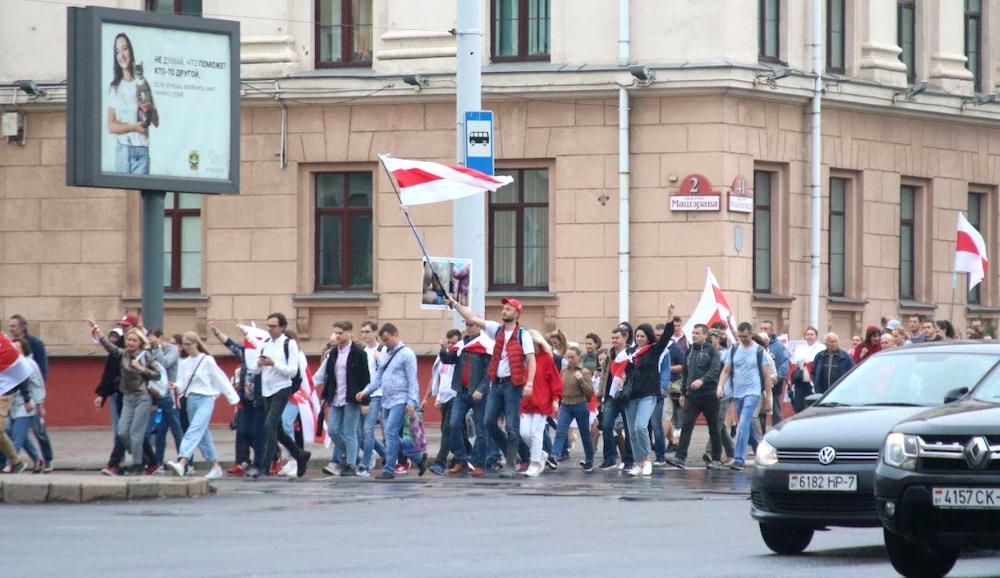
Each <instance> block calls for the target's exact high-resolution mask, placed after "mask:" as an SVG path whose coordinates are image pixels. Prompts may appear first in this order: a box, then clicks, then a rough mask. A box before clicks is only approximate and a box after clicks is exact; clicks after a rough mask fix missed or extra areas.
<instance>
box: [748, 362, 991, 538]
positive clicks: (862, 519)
mask: <svg viewBox="0 0 1000 578" xmlns="http://www.w3.org/2000/svg"><path fill="white" fill-rule="evenodd" d="M998 362H1000V345H983V344H981V343H980V344H971V343H964V342H949V343H944V344H937V343H932V344H926V345H915V346H911V347H905V348H902V349H895V350H889V351H883V352H881V353H878V354H876V355H873V356H872V357H870V358H868V359H866V360H865V361H864V362H863V363H862V364H860V365H858V366H857V367H855V368H854V369H853V370H852V371H851V372H849V373H848V374H847V375H846V376H844V378H843V379H841V380H840V381H839V382H838V383H837V384H836V386H835V387H833V388H831V389H830V390H829V391H827V392H826V394H825V395H823V396H822V397H821V398H820V399H819V400H818V401H816V402H815V403H814V404H813V405H812V406H811V407H809V408H808V409H806V410H805V411H803V412H802V413H800V414H798V415H796V416H795V417H793V418H791V419H788V420H785V421H783V422H781V423H780V424H779V425H778V426H776V427H775V428H774V429H772V430H771V431H769V432H768V434H767V435H766V436H765V438H764V441H763V442H762V443H761V444H760V446H759V447H758V448H757V452H756V458H755V468H754V472H753V479H752V482H751V501H752V504H753V505H752V508H751V514H752V516H753V518H754V519H755V520H757V521H758V522H759V524H760V533H761V536H762V537H763V539H764V542H765V543H766V544H767V546H768V547H769V548H770V549H771V550H773V551H774V552H777V553H778V554H796V553H799V552H801V551H802V550H804V549H805V548H806V547H807V546H808V545H809V542H810V541H811V540H812V536H813V532H814V531H815V530H819V529H825V528H828V527H831V526H843V527H878V526H880V525H881V520H880V518H879V514H878V510H877V508H876V504H875V493H874V478H875V467H876V465H877V464H878V457H879V449H880V448H881V447H882V443H883V441H884V440H885V436H886V434H887V433H889V430H890V429H891V428H892V427H893V426H894V425H895V424H896V423H898V422H900V421H901V420H904V419H906V418H908V417H910V416H912V415H915V414H917V413H919V412H922V411H925V410H926V409H927V408H928V407H934V406H940V405H942V404H943V403H944V399H945V396H946V395H947V394H948V392H949V391H951V390H954V389H955V388H961V387H967V388H970V389H971V388H972V387H974V386H975V385H976V384H977V383H979V381H980V380H982V379H983V377H984V376H985V375H986V374H987V373H989V372H990V370H991V369H992V368H993V367H994V366H995V365H997V363H998Z"/></svg>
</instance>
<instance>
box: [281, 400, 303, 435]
mask: <svg viewBox="0 0 1000 578" xmlns="http://www.w3.org/2000/svg"><path fill="white" fill-rule="evenodd" d="M297 417H299V406H297V405H295V402H292V401H289V402H288V405H286V406H285V409H284V410H283V411H282V412H281V429H283V430H285V433H286V434H288V437H290V438H292V439H295V418H297Z"/></svg>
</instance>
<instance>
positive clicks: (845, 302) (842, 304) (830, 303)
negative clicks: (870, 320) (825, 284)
mask: <svg viewBox="0 0 1000 578" xmlns="http://www.w3.org/2000/svg"><path fill="white" fill-rule="evenodd" d="M826 302H827V307H826V308H827V309H829V310H830V311H864V310H865V305H868V300H867V299H851V298H850V297H827V298H826Z"/></svg>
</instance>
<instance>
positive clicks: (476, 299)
mask: <svg viewBox="0 0 1000 578" xmlns="http://www.w3.org/2000/svg"><path fill="white" fill-rule="evenodd" d="M481 20H482V6H481V2H479V0H457V6H456V18H455V24H456V26H455V28H456V33H457V34H456V35H457V37H458V42H457V46H456V49H457V58H456V64H455V72H456V89H455V108H456V109H457V110H456V111H455V119H456V121H455V122H456V127H455V128H456V130H455V133H456V134H455V143H456V147H455V154H456V158H457V160H458V162H459V163H460V164H462V163H464V162H465V147H466V134H465V113H466V111H472V110H480V109H481V108H482V60H481V56H480V46H481V44H482V42H483V31H482V29H481ZM452 219H453V221H452V235H453V237H452V254H453V255H454V256H455V257H459V258H463V259H470V260H471V261H472V267H471V277H470V279H469V307H471V308H472V310H473V311H475V312H477V313H484V312H485V308H486V223H485V219H486V197H485V196H484V195H473V196H470V197H465V198H464V199H459V200H457V201H454V208H453V209H452ZM461 322H462V318H461V317H459V315H458V314H457V313H456V314H455V324H456V327H460V326H461Z"/></svg>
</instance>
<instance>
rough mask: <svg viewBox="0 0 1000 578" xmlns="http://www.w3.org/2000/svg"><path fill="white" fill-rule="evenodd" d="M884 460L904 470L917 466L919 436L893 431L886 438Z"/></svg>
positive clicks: (883, 449)
mask: <svg viewBox="0 0 1000 578" xmlns="http://www.w3.org/2000/svg"><path fill="white" fill-rule="evenodd" d="M882 461H883V462H885V463H886V464H888V465H890V466H892V467H894V468H900V469H904V470H914V469H916V468H917V436H912V435H906V434H902V433H899V432H893V433H891V434H889V435H888V436H887V437H886V438H885V446H884V447H883V448H882Z"/></svg>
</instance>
